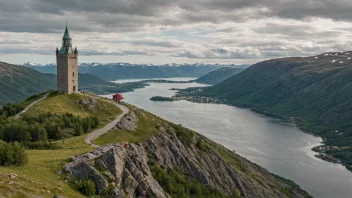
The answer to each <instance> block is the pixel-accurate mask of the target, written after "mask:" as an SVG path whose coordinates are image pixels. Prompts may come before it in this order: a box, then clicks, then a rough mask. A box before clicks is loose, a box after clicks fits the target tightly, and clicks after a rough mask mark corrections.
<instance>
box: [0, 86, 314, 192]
mask: <svg viewBox="0 0 352 198" xmlns="http://www.w3.org/2000/svg"><path fill="white" fill-rule="evenodd" d="M125 106H126V107H127V108H128V109H129V113H128V114H127V115H125V116H124V117H123V118H122V119H121V120H120V121H119V122H118V123H117V124H116V126H115V127H114V128H112V129H111V130H110V131H108V133H106V134H104V135H102V136H100V137H98V139H96V140H94V141H93V142H94V143H95V144H97V145H101V147H99V148H94V147H91V146H89V145H88V144H87V143H86V142H85V141H84V139H85V138H86V137H87V134H86V133H83V134H81V135H77V134H76V133H74V135H75V136H74V137H73V138H72V137H71V138H69V139H66V140H55V141H53V142H52V143H53V144H55V145H56V147H53V149H50V150H47V149H45V148H44V149H43V148H42V149H43V150H27V151H26V153H27V154H28V158H29V162H28V164H27V165H24V166H21V167H11V166H10V167H0V177H1V180H2V181H3V182H2V183H0V195H3V196H5V194H4V193H6V196H12V197H14V196H18V197H20V196H22V197H33V196H36V197H38V196H39V197H52V196H53V195H54V194H60V195H62V196H65V197H83V196H84V195H83V194H85V195H87V196H91V195H93V194H95V193H98V194H100V195H101V197H109V196H110V197H136V196H138V197H153V196H154V197H155V196H156V197H168V196H169V195H170V196H171V197H183V196H193V197H310V196H309V195H308V194H307V193H306V192H305V191H303V190H301V189H300V188H299V186H298V185H296V184H294V183H293V182H292V181H289V180H286V179H284V178H281V177H279V176H276V175H273V174H271V173H269V172H268V171H267V170H265V169H263V168H261V167H259V166H258V165H256V164H253V163H251V162H250V161H248V160H246V159H245V158H243V157H241V156H239V155H237V154H236V153H234V152H232V151H229V150H227V149H226V148H224V147H223V146H221V145H219V144H216V143H215V142H213V141H211V140H209V139H207V138H206V137H204V136H202V135H200V134H198V133H196V132H194V131H191V130H189V129H186V128H184V127H182V126H181V125H176V124H173V123H171V122H168V121H166V120H163V119H161V118H159V117H157V116H155V115H153V114H151V113H149V112H146V111H144V110H142V109H139V108H137V107H134V106H131V105H128V104H125ZM120 113H121V110H120V109H119V108H117V106H116V105H114V104H113V103H112V101H110V100H106V99H101V98H98V97H97V96H95V95H93V94H88V93H87V94H71V95H57V93H56V92H52V93H51V94H49V96H48V98H46V99H44V100H42V101H40V102H38V103H37V104H35V105H34V106H33V108H31V109H30V110H28V111H27V112H26V113H24V115H23V117H21V118H19V120H18V121H16V120H14V119H11V118H8V119H9V120H7V121H6V122H23V121H27V122H31V123H32V124H35V122H36V120H38V119H39V120H40V119H54V122H51V121H50V120H48V121H44V122H41V123H42V124H44V128H45V129H47V130H51V129H53V128H55V127H52V124H56V125H57V126H68V128H65V127H63V128H62V131H63V133H64V134H66V135H70V134H72V131H71V129H70V122H76V124H75V125H74V126H75V127H74V131H75V132H76V131H77V127H76V126H77V124H79V123H82V122H83V123H85V121H89V120H90V119H92V118H94V117H95V118H96V119H97V120H98V121H99V122H98V126H97V128H100V127H102V126H104V125H106V124H107V123H110V122H111V121H112V120H113V119H114V118H116V116H118V115H119V114H120ZM41 115H45V117H41ZM76 116H77V117H76ZM61 118H62V121H63V123H61V121H60V119H61ZM39 120H38V121H39ZM78 120H81V121H79V122H77V121H78ZM93 120H94V119H93ZM83 126H85V125H83ZM91 126H92V127H93V125H91ZM0 128H1V127H0ZM78 130H79V128H78ZM92 130H95V129H92ZM87 132H88V133H89V132H90V129H89V128H87ZM34 134H35V133H34ZM68 137H69V136H68ZM32 138H33V136H32ZM126 142H128V144H125V143H126ZM32 146H33V145H32ZM71 158H72V160H71ZM39 170H40V174H38V171H39ZM9 175H10V176H9ZM82 193H83V194H82Z"/></svg>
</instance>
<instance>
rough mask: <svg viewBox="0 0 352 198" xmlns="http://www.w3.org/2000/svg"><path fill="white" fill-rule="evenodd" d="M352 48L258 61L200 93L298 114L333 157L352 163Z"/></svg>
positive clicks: (280, 113) (281, 113) (269, 110)
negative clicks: (344, 50)
mask: <svg viewBox="0 0 352 198" xmlns="http://www.w3.org/2000/svg"><path fill="white" fill-rule="evenodd" d="M351 57H352V52H333V53H324V54H321V55H318V56H312V57H292V58H281V59H274V60H268V61H264V62H260V63H257V64H254V65H253V66H251V67H249V68H248V69H246V70H244V71H243V72H241V73H239V74H237V75H234V76H232V77H230V78H228V79H226V80H225V81H223V82H220V83H218V84H216V85H214V86H211V87H208V88H205V89H203V90H202V91H200V92H198V93H196V95H199V96H210V97H215V98H217V99H221V100H222V101H226V103H227V104H231V105H235V106H243V107H250V108H252V109H255V110H258V111H261V112H266V113H270V114H272V115H275V116H280V117H285V118H288V119H292V120H294V121H295V122H296V123H297V124H298V126H299V127H301V128H302V129H303V130H304V131H306V132H310V133H313V134H316V135H319V136H322V137H323V138H324V142H325V144H326V145H328V146H335V147H332V148H337V149H331V150H328V151H327V152H326V154H329V155H331V156H332V158H330V157H329V159H330V160H333V161H336V162H337V161H339V160H341V161H342V163H343V164H345V165H346V166H347V167H348V168H349V169H352V149H351V147H352V120H351V117H352V60H351Z"/></svg>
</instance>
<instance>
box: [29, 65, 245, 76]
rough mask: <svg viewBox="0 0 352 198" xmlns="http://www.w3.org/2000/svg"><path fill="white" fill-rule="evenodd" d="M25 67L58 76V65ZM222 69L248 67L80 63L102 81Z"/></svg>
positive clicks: (86, 71) (198, 74) (81, 71)
mask: <svg viewBox="0 0 352 198" xmlns="http://www.w3.org/2000/svg"><path fill="white" fill-rule="evenodd" d="M23 66H25V67H28V68H31V69H34V70H37V71H40V72H42V73H52V74H56V64H35V63H30V62H28V63H25V64H23ZM222 67H236V68H237V67H238V68H246V67H248V65H234V64H203V63H194V64H187V63H182V64H176V63H170V64H162V65H154V64H130V63H98V62H93V63H80V64H79V72H80V73H90V74H94V75H96V76H98V77H100V78H102V79H106V80H116V79H129V78H130V79H131V78H167V77H200V76H203V75H205V74H207V73H209V72H211V71H213V70H216V69H219V68H222Z"/></svg>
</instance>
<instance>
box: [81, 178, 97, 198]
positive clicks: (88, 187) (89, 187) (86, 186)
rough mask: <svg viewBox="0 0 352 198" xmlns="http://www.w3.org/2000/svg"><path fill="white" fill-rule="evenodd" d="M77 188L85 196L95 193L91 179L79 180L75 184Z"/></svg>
mask: <svg viewBox="0 0 352 198" xmlns="http://www.w3.org/2000/svg"><path fill="white" fill-rule="evenodd" d="M77 187H78V190H79V191H80V192H81V193H83V194H84V195H87V196H93V195H95V192H96V191H95V183H94V182H93V181H92V180H91V179H88V180H80V181H79V182H78V184H77Z"/></svg>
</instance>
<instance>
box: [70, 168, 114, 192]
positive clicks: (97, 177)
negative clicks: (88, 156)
mask: <svg viewBox="0 0 352 198" xmlns="http://www.w3.org/2000/svg"><path fill="white" fill-rule="evenodd" d="M70 173H71V174H72V175H74V176H76V177H77V178H78V179H80V180H88V179H91V180H92V181H93V182H94V183H95V188H96V192H97V194H98V195H100V194H101V193H102V192H103V191H104V190H105V189H106V188H107V187H108V182H107V181H106V180H105V179H104V177H103V176H102V175H101V174H100V173H99V172H98V171H97V170H96V169H95V168H94V167H92V166H91V165H89V164H87V163H86V162H81V163H78V164H76V165H75V166H71V167H70Z"/></svg>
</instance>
